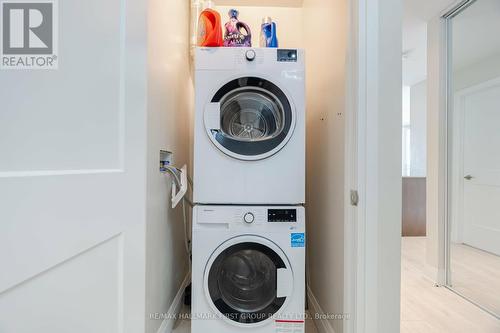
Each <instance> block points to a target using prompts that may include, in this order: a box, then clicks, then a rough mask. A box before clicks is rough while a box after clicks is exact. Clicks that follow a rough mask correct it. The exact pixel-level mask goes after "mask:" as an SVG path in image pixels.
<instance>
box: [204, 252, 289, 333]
mask: <svg viewBox="0 0 500 333" xmlns="http://www.w3.org/2000/svg"><path fill="white" fill-rule="evenodd" d="M279 268H285V263H284V262H283V260H282V259H281V257H280V256H279V255H278V254H277V253H276V252H274V251H273V250H272V249H270V248H269V247H267V246H265V245H263V244H259V243H249V242H247V243H239V244H236V245H233V246H231V247H229V248H227V249H226V250H224V251H223V252H221V253H220V254H219V255H218V256H217V258H216V259H215V260H214V262H213V264H212V265H211V267H210V270H209V272H208V292H209V295H210V298H211V300H212V302H213V304H214V305H215V307H216V308H217V310H218V311H220V313H222V314H223V315H224V316H226V318H228V319H229V320H231V321H234V322H237V323H243V324H253V323H259V322H261V321H264V320H266V319H268V318H270V317H272V316H273V315H274V314H275V313H276V312H278V310H279V309H280V308H281V306H282V305H283V304H284V302H285V299H286V297H277V270H278V269H279Z"/></svg>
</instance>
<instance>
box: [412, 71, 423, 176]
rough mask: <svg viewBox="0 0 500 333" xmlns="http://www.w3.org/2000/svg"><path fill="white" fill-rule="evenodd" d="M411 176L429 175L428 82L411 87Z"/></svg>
mask: <svg viewBox="0 0 500 333" xmlns="http://www.w3.org/2000/svg"><path fill="white" fill-rule="evenodd" d="M410 115H411V116H410V117H411V120H410V128H411V134H410V142H411V153H410V154H411V164H410V176H412V177H425V176H426V174H427V82H426V81H422V82H420V83H417V84H415V85H413V86H411V87H410Z"/></svg>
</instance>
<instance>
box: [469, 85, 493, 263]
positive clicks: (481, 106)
mask: <svg viewBox="0 0 500 333" xmlns="http://www.w3.org/2000/svg"><path fill="white" fill-rule="evenodd" d="M462 107H463V112H464V132H463V135H464V141H463V142H464V156H463V171H464V172H463V177H464V179H463V184H464V186H463V219H464V220H463V221H464V222H463V242H464V243H465V244H468V245H471V246H474V247H476V248H479V249H482V250H485V251H488V252H492V253H495V254H498V255H500V80H497V81H496V83H495V84H488V85H486V86H484V87H483V88H481V89H477V90H474V91H472V92H470V93H468V94H466V95H464V96H463V98H462Z"/></svg>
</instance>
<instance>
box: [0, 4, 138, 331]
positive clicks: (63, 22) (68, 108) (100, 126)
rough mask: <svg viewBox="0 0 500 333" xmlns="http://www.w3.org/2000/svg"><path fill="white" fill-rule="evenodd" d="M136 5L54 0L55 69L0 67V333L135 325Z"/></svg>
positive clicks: (129, 328)
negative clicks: (55, 1)
mask: <svg viewBox="0 0 500 333" xmlns="http://www.w3.org/2000/svg"><path fill="white" fill-rule="evenodd" d="M145 7H146V4H145V3H143V2H141V1H132V0H106V1H101V0H85V1H77V0H64V1H62V0H61V1H59V13H58V21H59V22H58V23H59V29H58V37H59V55H58V59H59V69H58V70H53V71H49V70H8V71H7V70H1V71H0V103H1V104H0V263H1V269H0V332H2V333H33V332H40V333H67V332H71V333H114V332H127V333H128V332H130V333H140V332H143V331H144V320H145V319H144V318H145V313H144V270H145V267H144V266H145V265H144V261H145V258H144V256H145V254H144V252H145V249H144V237H145V235H144V220H145V212H144V206H145V202H144V198H145V194H144V192H145V174H144V171H145V165H144V163H145V142H144V141H145V105H146V103H145V98H146V96H145V89H146V77H145V70H146V66H145V64H146V52H145V48H146V45H145V43H146V41H147V38H146V22H145V18H146V14H145Z"/></svg>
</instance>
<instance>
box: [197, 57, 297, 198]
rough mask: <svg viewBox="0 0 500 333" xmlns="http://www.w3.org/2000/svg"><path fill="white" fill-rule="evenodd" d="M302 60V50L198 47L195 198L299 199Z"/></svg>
mask: <svg viewBox="0 0 500 333" xmlns="http://www.w3.org/2000/svg"><path fill="white" fill-rule="evenodd" d="M304 58H305V54H304V51H303V50H299V49H287V50H283V49H272V48H262V49H260V48H256V49H252V48H198V49H197V50H196V59H195V71H196V74H195V81H196V82H195V95H196V98H195V104H196V105H195V126H194V184H195V187H194V193H193V199H194V202H195V203H201V204H301V203H304V201H305V121H306V118H305V71H304V64H305V59H304Z"/></svg>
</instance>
